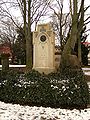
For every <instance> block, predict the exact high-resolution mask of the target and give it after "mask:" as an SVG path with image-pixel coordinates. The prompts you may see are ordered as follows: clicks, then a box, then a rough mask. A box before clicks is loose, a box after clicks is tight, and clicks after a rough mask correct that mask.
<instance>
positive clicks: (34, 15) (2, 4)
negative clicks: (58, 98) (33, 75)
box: [0, 0, 50, 69]
mask: <svg viewBox="0 0 90 120" xmlns="http://www.w3.org/2000/svg"><path fill="white" fill-rule="evenodd" d="M49 3H50V1H49V0H41V1H39V0H15V1H13V0H8V1H7V0H1V1H0V22H1V23H3V25H5V24H4V23H5V22H6V21H5V20H7V18H8V19H9V20H11V21H12V22H13V24H14V25H15V26H16V27H18V28H21V26H24V31H23V32H24V34H25V38H26V66H27V69H32V35H31V31H32V29H31V27H32V26H33V24H37V23H38V21H39V20H40V18H41V17H42V16H44V15H45V14H46V13H47V8H48V4H49ZM16 9H17V10H18V12H19V13H17V14H20V15H19V16H21V20H22V21H20V22H17V21H18V18H17V17H15V16H14V14H13V13H14V11H15V10H16ZM12 10H13V11H12ZM19 20H20V19H19Z"/></svg>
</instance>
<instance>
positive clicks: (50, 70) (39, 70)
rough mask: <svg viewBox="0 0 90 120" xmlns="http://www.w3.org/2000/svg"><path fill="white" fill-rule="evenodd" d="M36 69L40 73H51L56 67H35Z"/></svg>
mask: <svg viewBox="0 0 90 120" xmlns="http://www.w3.org/2000/svg"><path fill="white" fill-rule="evenodd" d="M33 69H34V70H36V71H38V72H40V73H44V74H49V73H51V72H55V68H48V67H47V68H38V67H37V68H33Z"/></svg>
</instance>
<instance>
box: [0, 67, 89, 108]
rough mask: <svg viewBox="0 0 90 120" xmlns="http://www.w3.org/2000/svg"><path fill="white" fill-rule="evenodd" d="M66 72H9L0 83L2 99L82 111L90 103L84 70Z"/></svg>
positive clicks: (0, 98)
mask: <svg viewBox="0 0 90 120" xmlns="http://www.w3.org/2000/svg"><path fill="white" fill-rule="evenodd" d="M65 71H66V72H64V73H60V72H58V73H51V74H49V75H44V74H40V73H39V72H37V71H35V70H32V71H31V72H29V73H27V74H21V73H17V72H13V71H9V72H8V73H7V75H6V77H3V75H2V77H1V78H3V79H2V81H1V82H0V100H2V101H4V102H12V103H19V104H24V105H25V104H27V105H31V106H33V105H36V106H46V107H47V106H50V107H62V108H81V107H86V106H87V104H88V103H89V92H88V86H87V83H86V81H85V80H84V77H83V72H82V71H81V70H79V71H78V72H77V71H75V70H74V71H72V70H70V69H68V68H67V70H65Z"/></svg>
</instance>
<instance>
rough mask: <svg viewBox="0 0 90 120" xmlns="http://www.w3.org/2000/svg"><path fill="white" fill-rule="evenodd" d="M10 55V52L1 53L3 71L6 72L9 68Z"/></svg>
mask: <svg viewBox="0 0 90 120" xmlns="http://www.w3.org/2000/svg"><path fill="white" fill-rule="evenodd" d="M9 56H10V54H5V53H2V54H1V60H2V71H3V72H6V71H8V70H9Z"/></svg>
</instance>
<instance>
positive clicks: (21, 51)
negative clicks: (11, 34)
mask: <svg viewBox="0 0 90 120" xmlns="http://www.w3.org/2000/svg"><path fill="white" fill-rule="evenodd" d="M17 34H18V35H17V39H16V41H15V44H14V46H13V53H14V56H15V64H26V40H25V35H24V30H23V28H21V29H17Z"/></svg>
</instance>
